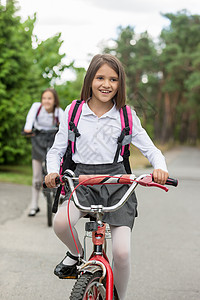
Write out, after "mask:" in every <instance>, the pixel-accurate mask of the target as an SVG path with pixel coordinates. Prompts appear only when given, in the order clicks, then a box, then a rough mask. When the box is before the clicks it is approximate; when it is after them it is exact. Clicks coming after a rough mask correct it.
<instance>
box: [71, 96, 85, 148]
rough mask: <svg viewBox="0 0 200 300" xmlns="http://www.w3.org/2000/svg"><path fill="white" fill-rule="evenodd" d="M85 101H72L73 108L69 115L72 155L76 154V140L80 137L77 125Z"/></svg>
mask: <svg viewBox="0 0 200 300" xmlns="http://www.w3.org/2000/svg"><path fill="white" fill-rule="evenodd" d="M84 103H85V101H84V100H74V101H72V104H71V107H70V109H69V113H68V140H69V141H70V142H71V150H72V153H74V152H75V142H76V138H77V137H78V136H80V133H79V132H78V129H77V125H78V121H79V118H80V115H81V112H82V108H83V104H84Z"/></svg>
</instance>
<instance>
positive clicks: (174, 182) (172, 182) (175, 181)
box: [165, 177, 178, 186]
mask: <svg viewBox="0 0 200 300" xmlns="http://www.w3.org/2000/svg"><path fill="white" fill-rule="evenodd" d="M165 184H167V185H173V186H177V185H178V179H174V178H170V177H168V179H167V181H166V182H165Z"/></svg>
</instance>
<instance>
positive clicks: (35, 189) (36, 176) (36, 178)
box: [30, 159, 42, 209]
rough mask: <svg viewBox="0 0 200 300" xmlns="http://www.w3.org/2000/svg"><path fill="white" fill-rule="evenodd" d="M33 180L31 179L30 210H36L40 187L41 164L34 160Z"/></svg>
mask: <svg viewBox="0 0 200 300" xmlns="http://www.w3.org/2000/svg"><path fill="white" fill-rule="evenodd" d="M32 169H33V179H32V199H31V205H30V208H31V209H32V208H34V209H36V208H38V199H39V193H40V187H41V184H42V162H41V161H39V160H36V159H33V160H32Z"/></svg>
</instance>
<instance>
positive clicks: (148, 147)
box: [132, 110, 168, 172]
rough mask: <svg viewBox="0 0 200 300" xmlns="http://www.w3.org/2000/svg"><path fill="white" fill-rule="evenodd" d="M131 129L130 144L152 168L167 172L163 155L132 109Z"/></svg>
mask: <svg viewBox="0 0 200 300" xmlns="http://www.w3.org/2000/svg"><path fill="white" fill-rule="evenodd" d="M132 117H133V131H132V144H133V145H134V146H136V147H137V148H138V149H139V150H140V152H141V153H142V154H143V155H144V156H145V157H146V158H147V159H148V161H149V162H150V164H151V165H152V166H153V168H154V169H162V170H163V171H166V172H168V170H167V165H166V162H165V157H164V156H163V154H162V153H161V151H160V150H159V149H158V148H157V147H156V146H155V145H154V143H153V142H152V140H151V139H150V137H149V136H148V134H147V132H146V131H145V130H144V128H142V126H141V122H140V119H139V118H138V117H137V115H136V113H135V111H134V110H132Z"/></svg>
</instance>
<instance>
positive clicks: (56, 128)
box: [21, 127, 58, 137]
mask: <svg viewBox="0 0 200 300" xmlns="http://www.w3.org/2000/svg"><path fill="white" fill-rule="evenodd" d="M57 131H58V127H55V128H52V129H48V130H44V129H36V128H33V130H32V131H30V132H25V131H24V130H22V132H21V134H22V135H24V136H26V137H30V136H33V135H37V134H39V133H41V134H51V133H52V134H53V133H56V132H57Z"/></svg>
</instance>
